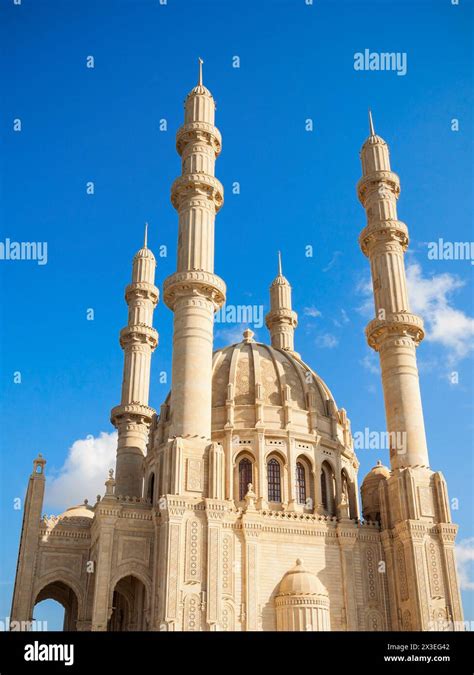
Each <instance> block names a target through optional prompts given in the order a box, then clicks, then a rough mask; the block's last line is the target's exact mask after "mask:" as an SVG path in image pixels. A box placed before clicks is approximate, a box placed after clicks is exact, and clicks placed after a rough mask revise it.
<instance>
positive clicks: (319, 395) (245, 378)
mask: <svg viewBox="0 0 474 675" xmlns="http://www.w3.org/2000/svg"><path fill="white" fill-rule="evenodd" d="M245 333H246V336H245V337H244V340H243V341H242V342H239V343H237V344H233V345H231V346H229V347H225V348H224V349H219V350H217V351H216V352H215V353H214V357H213V379H212V405H213V407H214V408H216V407H219V406H225V405H226V401H227V400H228V396H229V385H232V387H231V389H232V391H231V394H232V396H233V399H234V404H235V406H251V405H255V403H256V402H257V400H258V401H259V402H262V403H263V404H264V405H265V406H283V405H284V404H285V402H286V401H288V403H289V404H290V405H291V406H292V407H293V408H296V409H299V410H301V411H308V410H309V407H310V401H311V406H312V408H313V409H315V410H316V411H318V412H319V413H320V414H322V415H326V416H328V415H329V414H330V413H329V410H330V408H332V405H331V403H332V404H333V405H334V408H333V409H334V410H337V406H336V404H335V402H334V398H333V396H332V394H331V392H330V391H329V389H328V387H327V386H326V385H325V383H324V382H323V381H322V380H321V379H320V378H319V377H318V376H317V375H316V373H314V371H313V370H312V369H311V368H310V367H309V366H307V365H306V364H305V363H304V362H303V361H302V360H301V359H300V358H299V356H298V355H296V354H295V353H294V352H288V351H284V350H280V349H275V348H274V347H270V346H269V345H265V344H263V343H261V342H254V340H253V339H252V338H251V336H249V334H250V335H251V334H252V332H251V331H246V332H245ZM288 392H289V397H288ZM288 398H289V400H288Z"/></svg>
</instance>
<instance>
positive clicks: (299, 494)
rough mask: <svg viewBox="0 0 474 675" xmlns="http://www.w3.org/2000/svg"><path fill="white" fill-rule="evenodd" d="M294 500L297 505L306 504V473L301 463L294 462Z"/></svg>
mask: <svg viewBox="0 0 474 675" xmlns="http://www.w3.org/2000/svg"><path fill="white" fill-rule="evenodd" d="M296 498H297V500H298V504H306V471H305V470H304V466H303V464H302V463H301V462H296Z"/></svg>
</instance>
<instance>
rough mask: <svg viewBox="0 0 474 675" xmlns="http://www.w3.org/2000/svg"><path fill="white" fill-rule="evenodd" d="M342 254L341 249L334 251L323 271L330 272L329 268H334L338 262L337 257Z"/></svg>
mask: <svg viewBox="0 0 474 675" xmlns="http://www.w3.org/2000/svg"><path fill="white" fill-rule="evenodd" d="M341 255H342V252H341V251H334V253H333V254H332V258H331V260H330V261H329V262H328V264H327V265H326V267H323V272H329V270H330V269H332V268H333V267H334V265H335V264H336V262H337V259H338V258H339V256H341Z"/></svg>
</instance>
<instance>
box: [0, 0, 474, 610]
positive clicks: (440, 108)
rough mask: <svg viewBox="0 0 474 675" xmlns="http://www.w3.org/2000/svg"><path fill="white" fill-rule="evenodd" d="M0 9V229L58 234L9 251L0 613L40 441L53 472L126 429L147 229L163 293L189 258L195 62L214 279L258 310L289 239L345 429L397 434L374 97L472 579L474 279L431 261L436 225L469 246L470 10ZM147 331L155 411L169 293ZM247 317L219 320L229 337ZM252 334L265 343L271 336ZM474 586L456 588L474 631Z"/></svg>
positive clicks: (18, 235)
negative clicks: (400, 68)
mask: <svg viewBox="0 0 474 675" xmlns="http://www.w3.org/2000/svg"><path fill="white" fill-rule="evenodd" d="M0 13H1V21H0V40H1V42H2V44H3V46H4V49H3V58H2V59H1V60H0V69H1V77H2V82H3V87H2V89H3V96H2V99H3V101H2V106H1V108H0V129H1V134H0V163H1V164H0V167H1V168H0V176H1V182H0V222H1V224H2V237H1V238H0V239H1V241H4V240H5V238H6V237H9V238H10V239H11V240H15V241H41V242H44V241H46V242H47V243H48V263H47V264H46V265H43V266H41V265H37V264H36V263H35V262H34V261H16V262H13V261H0V279H1V284H2V297H3V303H2V305H3V306H2V319H1V321H2V327H1V339H2V350H1V355H2V356H1V364H0V365H1V389H2V392H1V393H2V397H1V400H2V402H3V403H2V427H3V433H2V453H1V467H0V468H1V472H2V493H1V504H0V508H1V514H0V517H1V521H2V523H3V526H2V532H3V534H2V538H1V541H2V551H1V562H0V617H5V616H8V615H9V611H10V602H11V593H12V587H13V578H14V572H15V564H16V556H17V547H18V537H19V531H20V527H21V518H22V512H21V511H17V510H14V509H13V506H12V505H13V500H14V499H15V498H16V497H22V496H23V495H24V492H25V489H26V484H27V479H28V475H29V473H30V471H31V466H32V460H33V457H34V456H35V455H36V454H37V452H38V451H40V452H42V453H43V454H44V455H45V456H46V458H47V460H48V465H47V472H48V474H49V475H50V476H58V475H60V474H61V467H63V465H64V463H65V461H66V458H67V456H68V451H69V448H71V447H73V446H74V444H76V445H75V446H74V447H75V448H76V449H77V448H79V449H78V452H79V454H80V450H81V447H82V446H81V445H80V441H81V439H87V438H88V437H89V439H90V442H92V443H94V444H95V443H96V439H98V438H99V437H100V435H101V433H102V432H105V433H106V434H110V433H111V432H112V431H113V429H112V427H111V425H110V423H109V412H110V409H111V408H112V407H113V406H114V405H115V404H117V403H118V402H119V396H120V386H121V377H122V351H121V349H120V347H119V344H118V333H119V330H120V328H122V327H123V325H125V323H126V316H127V313H126V305H125V303H124V300H123V291H124V287H125V285H126V284H127V283H128V281H129V277H130V272H131V260H132V257H133V254H134V253H135V251H136V250H137V249H138V248H139V247H140V245H141V241H142V236H143V223H144V221H145V220H147V221H149V223H150V231H149V245H150V247H151V248H152V249H153V250H154V251H155V253H156V254H157V255H158V252H159V247H160V246H165V247H167V254H168V255H167V257H159V258H158V268H157V283H158V285H159V286H161V284H162V282H163V280H164V279H165V278H166V277H167V276H168V275H169V274H170V273H172V271H173V270H174V268H175V249H176V236H177V217H176V212H175V211H174V209H173V207H172V206H171V203H170V200H169V192H170V186H171V183H172V181H173V179H174V178H175V177H176V176H177V175H178V174H179V171H180V161H179V157H178V155H177V154H176V151H175V133H176V130H177V128H178V127H179V126H180V125H181V124H182V120H183V108H182V102H183V100H184V97H185V95H186V93H187V92H188V91H189V89H190V88H191V87H192V86H194V84H195V83H196V77H197V57H198V56H201V57H202V58H203V59H204V61H205V63H204V81H205V84H206V85H207V86H208V87H209V88H210V89H211V91H212V92H213V94H214V97H215V99H216V101H217V113H216V123H217V126H218V127H219V129H220V130H221V132H222V135H223V152H222V155H221V156H220V158H219V160H218V162H217V167H216V174H217V176H218V178H219V179H220V180H221V182H222V183H223V185H224V189H225V204H224V207H223V209H222V211H221V212H220V214H219V215H218V217H217V221H216V272H217V273H218V274H219V275H220V276H222V277H223V278H224V280H225V281H226V283H227V286H228V298H227V301H228V303H231V304H236V305H237V304H245V305H247V304H252V305H262V304H263V305H265V311H267V308H268V286H269V283H270V282H271V280H272V279H273V277H274V276H275V273H276V251H277V250H278V249H281V250H282V253H283V265H284V272H285V274H286V276H287V277H288V279H289V280H290V282H291V283H292V286H293V299H294V308H295V309H296V311H297V312H298V313H299V319H300V325H299V327H298V329H297V333H296V348H297V349H298V351H299V352H300V353H301V354H302V356H303V358H304V359H305V360H306V361H307V362H308V363H309V364H310V365H311V366H313V367H314V369H315V370H316V371H317V372H318V373H319V374H320V375H321V377H323V379H324V380H325V381H326V382H327V383H328V385H329V387H330V388H331V390H332V391H333V393H334V395H335V397H336V401H337V403H338V405H339V406H343V407H345V408H346V409H347V411H348V415H349V417H350V419H351V421H352V429H353V431H354V432H355V431H358V430H363V429H364V428H365V427H368V428H369V429H371V430H383V429H384V428H385V419H384V409H383V399H382V391H381V384H380V376H379V374H378V372H377V358H376V356H375V355H374V354H373V353H371V351H370V350H369V348H368V347H367V345H366V342H365V337H364V327H365V325H366V323H367V322H368V320H369V319H370V318H371V317H372V314H371V312H372V310H371V306H370V294H369V295H368V294H367V282H368V281H369V267H368V262H367V260H366V259H365V258H364V256H363V255H362V253H361V252H360V250H359V247H358V242H357V239H358V235H359V233H360V231H361V229H362V227H363V226H364V223H365V214H364V211H363V209H362V207H361V205H360V204H359V202H358V200H357V196H356V190H355V186H356V183H357V180H358V179H359V178H360V175H361V169H360V162H359V150H360V147H361V145H362V143H363V141H364V140H365V138H366V137H367V134H368V124H367V108H368V107H369V106H370V107H371V108H372V110H373V114H374V120H375V126H376V130H377V132H378V133H379V134H380V135H381V136H383V137H384V138H385V140H386V141H387V142H388V143H389V145H390V149H391V159H392V168H393V169H394V170H395V171H396V172H397V173H398V174H399V175H400V178H401V184H402V194H401V198H400V201H399V217H400V219H401V220H403V221H405V222H406V223H407V224H408V227H409V230H410V235H411V244H410V253H409V254H408V255H407V260H406V262H407V266H408V269H409V279H410V293H411V300H412V305H413V309H414V310H416V311H418V312H419V313H421V314H422V315H423V317H424V319H425V321H426V324H427V329H428V330H427V333H428V335H427V339H426V340H425V341H424V342H423V344H422V346H421V348H420V349H419V350H418V358H419V364H420V373H421V387H422V395H423V402H424V411H425V422H426V427H427V436H428V444H429V452H430V460H431V465H432V467H433V468H434V469H435V470H441V471H442V472H443V474H444V475H445V477H446V479H447V481H448V488H449V494H450V498H451V499H453V498H455V499H457V500H458V505H459V508H458V509H457V510H455V511H453V518H454V520H455V521H456V522H457V523H459V524H460V532H459V535H458V540H459V541H462V542H464V544H463V547H464V548H463V551H462V554H461V555H462V556H463V560H464V561H465V564H464V566H463V569H464V572H465V573H466V577H467V575H468V574H469V573H470V574H471V579H472V577H473V576H474V575H473V574H472V569H469V566H470V565H471V566H472V557H473V542H474V531H473V502H472V494H471V493H472V468H473V467H472V457H473V455H472V450H473V447H472V439H473V428H472V418H473V410H472V401H473V396H472V387H473V369H472V365H473V361H472V351H471V347H472V342H473V340H472V337H473V320H472V315H473V306H472V305H473V303H472V280H471V279H472V273H473V269H474V268H473V266H472V265H471V263H470V261H466V260H430V259H428V256H427V251H428V247H427V243H428V242H430V241H437V240H438V238H439V237H442V238H443V239H445V240H447V241H471V240H472V239H473V235H472V230H471V227H472V225H471V224H472V215H473V200H472V197H473V195H472V185H473V176H472V156H473V146H472V131H473V130H472V113H471V111H472V103H473V102H472V54H471V47H472V45H471V42H472V37H471V33H472V3H470V2H467V0H461V3H460V5H458V6H456V5H452V4H451V2H450V0H438V1H433V0H430V1H428V0H426V1H424V2H420V1H416V0H407V1H400V0H399V1H397V2H390V1H380V0H377V1H375V0H373V1H372V2H359V1H356V0H354V1H349V0H346V1H342V2H337V3H336V2H329V1H326V2H325V1H323V0H315V2H314V4H313V5H307V4H305V2H304V0H292V1H291V2H290V1H286V0H274V1H272V2H270V1H269V0H268V1H260V2H253V1H250V0H249V1H247V2H245V1H242V0H234V1H233V2H230V1H228V0H226V1H224V2H217V0H216V1H212V2H211V1H206V0H201V1H200V2H191V1H190V0H186V1H184V0H168V3H167V4H166V5H161V4H160V2H159V0H142V1H138V0H128V1H125V0H121V1H119V0H116V1H114V2H112V1H111V0H101V2H100V3H97V2H92V1H87V0H81V2H78V1H73V0H69V1H68V2H62V3H58V2H49V1H48V0H42V1H41V2H36V3H33V2H30V1H29V0H23V1H22V3H21V5H19V6H17V5H14V4H13V2H12V0H0ZM365 49H370V50H371V51H372V52H400V53H405V54H406V57H407V73H406V75H404V76H400V75H397V73H396V72H393V71H391V72H387V71H385V72H370V71H356V70H354V54H355V53H356V52H363V51H364V50H365ZM88 56H93V57H94V65H95V67H94V68H93V69H92V68H87V67H86V59H87V57H88ZM236 56H238V57H239V59H240V67H239V68H235V67H233V65H234V64H235V63H236V61H235V58H234V57H236ZM15 119H20V120H21V131H14V130H13V124H14V120H15ZM163 119H165V120H166V122H167V131H160V120H163ZM308 119H311V120H312V122H313V131H312V132H310V131H306V129H305V125H306V120H308ZM453 119H457V120H459V131H453V130H452V120H453ZM88 181H93V182H94V185H95V193H94V195H88V194H87V193H86V183H87V182H88ZM235 182H238V183H239V184H240V194H233V193H232V186H233V183H235ZM308 246H312V247H313V257H307V255H306V251H307V250H308V249H307V247H308ZM368 301H369V302H368ZM88 309H93V310H94V320H93V321H88V320H87V310H88ZM318 313H319V314H318ZM155 327H156V328H157V329H158V331H159V333H160V346H159V348H158V349H157V351H156V352H155V354H154V357H153V367H152V371H153V372H152V387H151V394H150V402H151V405H153V406H154V407H156V408H158V407H159V405H160V402H161V401H162V400H163V398H164V396H165V395H166V393H167V391H168V388H169V381H168V383H167V384H163V383H160V373H162V372H165V373H168V374H169V372H170V365H171V349H170V346H171V337H172V333H171V331H172V314H171V312H170V311H169V310H168V309H167V308H166V307H165V306H164V304H163V303H160V304H159V305H158V308H157V310H156V312H155ZM242 328H243V327H241V326H237V327H236V326H222V325H221V326H216V347H219V346H223V345H224V344H226V343H227V342H228V341H231V342H233V341H236V339H238V338H235V334H236V330H237V332H240V331H241V330H242ZM229 329H230V330H229ZM257 337H258V338H259V339H261V340H262V341H267V340H268V338H267V334H266V329H264V328H263V329H260V330H258V331H257ZM15 372H20V373H21V384H15V383H14V377H13V374H14V373H15ZM453 372H456V373H458V383H457V384H453V382H452V379H453V378H452V377H451V373H453ZM454 379H456V378H454ZM103 438H105V439H106V440H104V441H103V445H104V447H105V446H107V443H109V441H110V438H109V437H108V436H107V437H103ZM107 439H109V440H107ZM78 442H79V446H78V445H77V443H78ZM112 442H113V439H112ZM98 443H99V445H97V447H98V448H99V449H100V447H101V446H100V442H98ZM107 447H109V448H110V443H109V445H108V446H107ZM106 452H107V450H104V453H106ZM379 456H380V458H381V459H382V460H383V461H384V462H385V463H388V458H387V453H386V452H385V451H382V452H380V451H378V452H377V451H373V450H362V451H361V452H360V453H359V459H360V462H361V468H360V473H359V480H360V482H361V481H362V478H363V476H364V475H365V473H367V471H368V470H369V469H370V468H371V467H372V466H373V465H374V464H375V463H376V460H377V459H378V458H379ZM70 468H71V467H70V466H69V467H68V466H66V468H65V469H63V473H64V471H68V470H69V469H70ZM105 473H106V472H105V471H104V480H105V477H106V475H105ZM58 494H59V493H57V494H56V500H55V501H54V499H52V497H51V499H50V503H49V504H48V503H46V504H45V511H47V512H48V513H49V512H60V511H61V510H62V509H63V508H65V507H66V506H69V505H70V504H69V503H64V504H62V505H59V504H58V500H60V497H59V496H58ZM83 496H84V497H88V498H89V499H90V500H93V499H94V497H95V492H94V493H93V494H91V495H89V494H84V495H83ZM48 499H49V497H48ZM81 499H82V497H81ZM469 560H471V563H469ZM470 583H471V586H472V583H473V582H472V581H471V582H470ZM465 584H466V585H469V581H468V580H467V579H465ZM472 596H473V591H472V590H470V591H469V590H466V591H464V592H463V600H464V607H465V612H466V618H468V619H470V620H474V603H473V600H472ZM51 616H53V615H51ZM53 621H54V617H53V619H52V622H53Z"/></svg>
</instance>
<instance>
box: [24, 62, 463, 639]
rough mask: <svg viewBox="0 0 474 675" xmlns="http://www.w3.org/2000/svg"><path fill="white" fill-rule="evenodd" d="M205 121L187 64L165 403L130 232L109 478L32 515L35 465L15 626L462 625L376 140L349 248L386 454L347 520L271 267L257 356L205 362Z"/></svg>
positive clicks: (389, 187) (290, 315) (331, 434)
mask: <svg viewBox="0 0 474 675" xmlns="http://www.w3.org/2000/svg"><path fill="white" fill-rule="evenodd" d="M214 111H215V104H214V100H213V98H212V95H211V93H210V92H209V90H208V89H207V88H206V87H205V86H204V85H203V83H202V62H200V73H199V82H198V85H197V86H196V87H194V89H193V90H192V91H191V92H190V93H189V94H188V96H187V98H186V101H185V121H184V125H183V126H182V127H181V129H180V130H179V131H178V133H177V143H176V145H177V150H178V153H179V154H180V156H181V158H182V173H181V176H180V177H179V178H177V179H176V181H175V182H174V184H173V187H172V203H173V205H174V206H175V208H176V210H177V212H178V256H177V270H176V272H175V273H174V274H173V275H171V276H170V277H169V278H168V279H166V280H165V282H164V288H163V296H164V301H165V303H166V304H167V306H168V307H169V308H170V309H171V310H172V311H173V313H174V337H173V365H172V388H171V392H170V394H169V396H168V397H167V399H166V400H165V401H164V403H163V404H162V406H161V409H160V413H159V414H156V413H155V411H154V410H153V409H152V408H150V407H149V406H148V394H149V386H150V360H151V354H152V352H153V350H154V349H155V348H156V346H157V344H158V334H157V332H156V331H155V329H154V328H153V327H152V318H153V310H154V308H155V306H156V305H157V302H158V297H159V293H158V289H157V288H156V287H155V285H154V283H155V266H156V262H155V258H154V256H153V254H152V252H151V251H150V249H149V248H148V246H147V241H146V235H145V243H144V246H143V248H142V249H140V251H139V252H138V253H137V254H136V256H135V258H134V261H133V271H132V282H131V284H130V285H129V286H128V287H127V289H126V293H125V298H126V301H127V303H128V306H129V315H128V325H127V326H126V328H124V329H123V330H122V331H121V334H120V343H121V346H122V348H123V349H124V377H123V385H122V398H121V402H120V405H118V406H117V407H115V408H114V409H113V410H112V414H111V419H112V422H113V424H114V425H115V426H116V428H117V430H118V448H117V463H116V477H115V478H114V472H113V471H112V470H111V471H110V474H109V477H108V479H107V480H106V483H105V487H106V489H105V494H104V496H103V497H100V496H98V497H97V502H96V503H95V504H94V505H93V506H91V505H89V504H88V503H84V504H82V505H80V506H76V507H72V508H70V509H68V510H67V511H65V512H64V513H63V514H62V515H60V516H57V517H42V516H41V511H42V504H43V494H44V487H45V473H44V467H45V463H46V462H45V460H44V459H43V458H42V457H41V456H40V457H38V458H37V459H36V460H35V462H34V466H33V473H32V474H31V476H30V480H29V485H28V492H27V498H26V507H25V514H24V523H23V530H22V534H21V541H20V553H19V561H18V569H17V576H16V583H15V591H14V597H13V608H12V620H18V621H28V620H31V618H32V615H33V608H34V605H35V603H37V602H39V601H41V600H43V599H46V598H53V599H55V600H57V601H58V602H60V603H61V604H63V606H64V607H65V610H66V611H65V623H64V627H65V629H66V630H94V631H107V630H111V631H132V630H152V631H160V630H170V631H175V630H177V631H208V630H224V631H259V630H270V631H274V630H278V631H328V630H333V631H348V630H351V631H380V630H427V629H429V628H430V627H432V624H433V622H434V621H438V620H440V619H442V620H444V621H446V620H448V621H452V620H454V621H462V609H461V603H460V595H459V584H458V581H457V576H456V569H455V561H454V551H453V547H454V538H455V535H456V526H455V525H453V524H452V522H451V516H450V512H449V501H448V496H447V489H446V483H445V481H444V479H443V476H442V475H441V474H440V473H436V472H434V471H432V470H431V469H430V468H429V464H428V450H427V446H426V438H425V433H424V425H423V413H422V407H421V395H420V389H419V382H418V371H417V365H416V356H415V349H416V347H417V345H418V344H419V342H420V341H421V339H422V338H423V324H422V321H421V319H419V317H417V316H415V315H413V314H411V313H410V310H409V306H408V298H407V293H406V281H405V271H404V263H403V257H404V252H405V250H406V248H407V246H408V230H407V227H406V225H405V224H404V223H401V222H400V221H398V219H397V213H396V200H397V198H398V194H399V187H400V183H399V179H398V177H397V176H396V174H394V173H393V172H392V171H391V168H390V163H389V154H388V147H387V144H386V143H385V141H383V140H382V139H381V138H380V137H379V136H377V135H376V134H375V132H374V129H373V124H372V120H371V119H370V136H369V138H368V140H367V141H366V142H365V143H364V145H363V148H362V152H361V158H362V168H363V177H362V179H361V181H360V182H359V185H358V193H359V197H360V200H361V202H362V204H363V206H364V208H365V210H366V213H367V225H366V227H365V228H364V230H363V232H362V234H361V237H360V245H361V248H362V251H363V253H364V254H365V255H367V256H368V258H369V259H370V264H371V271H372V278H373V287H374V296H375V309H376V318H375V319H374V320H373V321H372V322H371V323H370V324H369V326H368V328H367V339H368V342H369V344H370V345H371V346H372V347H373V348H374V349H376V350H377V351H378V352H379V354H380V361H381V370H382V385H383V390H384V396H385V404H386V416H387V428H388V432H389V433H390V434H391V436H390V437H391V438H393V439H395V440H397V439H402V442H401V443H398V442H395V441H394V442H393V444H392V447H391V452H390V464H391V468H390V470H389V469H388V468H387V467H383V466H382V465H381V464H379V465H377V466H376V467H374V469H372V471H371V472H369V474H368V475H367V476H366V477H365V479H364V481H363V484H362V488H361V491H362V514H361V513H360V512H359V498H358V492H359V490H358V485H357V472H358V467H359V463H358V461H357V458H356V456H355V453H354V449H353V441H352V436H351V429H350V422H349V419H348V417H347V414H346V411H345V410H344V409H343V408H338V406H337V405H336V402H335V399H334V397H333V395H332V394H331V392H330V390H329V389H328V387H327V386H326V384H325V383H324V382H323V381H322V380H321V378H319V377H318V375H317V374H316V373H315V372H314V371H313V370H312V369H311V368H310V366H308V365H307V364H306V363H305V362H304V361H303V360H302V359H301V357H300V355H299V354H297V353H296V352H295V351H294V332H295V328H296V327H297V315H296V312H294V311H293V308H292V300H291V287H290V284H289V283H288V281H287V279H286V278H285V277H284V276H283V272H282V266H281V258H280V260H279V269H278V275H277V277H276V278H275V280H274V282H273V283H272V285H271V287H270V311H269V313H268V315H267V318H266V322H267V326H268V328H269V331H270V336H271V346H269V345H265V344H263V343H260V342H256V341H255V340H254V337H253V333H252V331H250V330H246V331H245V332H244V335H243V339H242V341H241V342H239V343H237V344H234V345H231V346H229V347H226V348H224V349H221V350H217V351H215V352H214V353H213V316H214V313H215V312H216V311H217V310H218V309H219V307H221V306H222V304H223V303H224V301H225V292H226V289H225V284H224V282H223V281H222V279H220V278H219V277H218V276H216V275H215V274H214V227H215V216H216V214H217V213H218V211H219V209H220V208H221V206H222V204H223V188H222V185H221V184H220V183H219V181H218V180H217V179H216V178H215V176H214V166H215V160H216V158H217V157H218V155H219V153H220V150H221V136H220V133H219V131H218V129H217V128H216V127H215V126H214ZM453 625H458V624H453Z"/></svg>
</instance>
